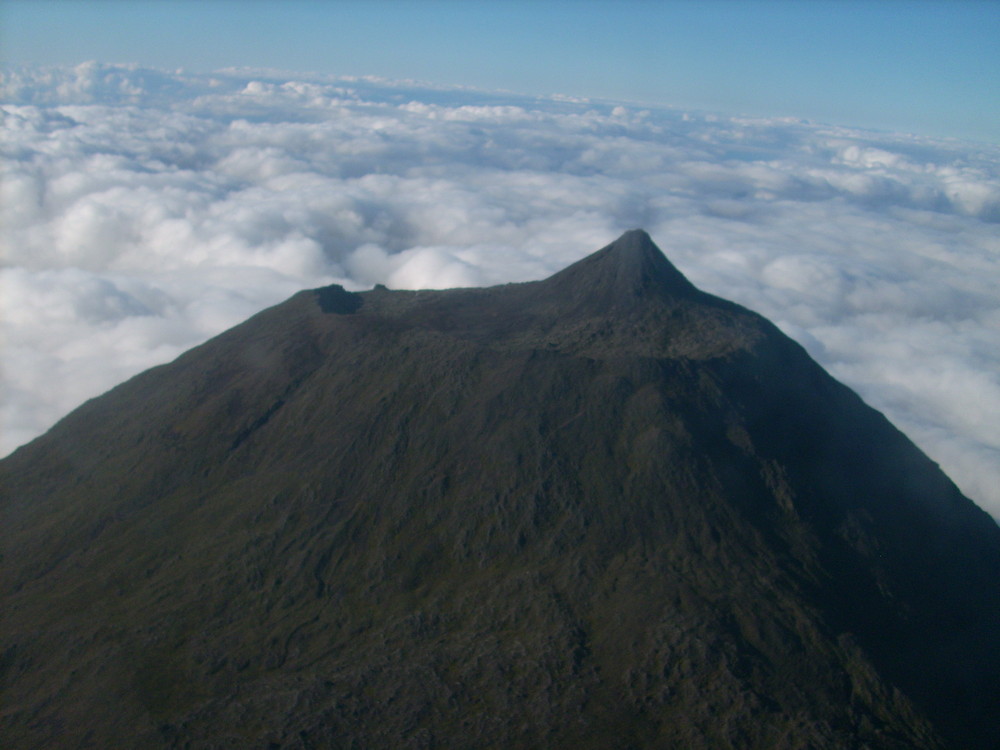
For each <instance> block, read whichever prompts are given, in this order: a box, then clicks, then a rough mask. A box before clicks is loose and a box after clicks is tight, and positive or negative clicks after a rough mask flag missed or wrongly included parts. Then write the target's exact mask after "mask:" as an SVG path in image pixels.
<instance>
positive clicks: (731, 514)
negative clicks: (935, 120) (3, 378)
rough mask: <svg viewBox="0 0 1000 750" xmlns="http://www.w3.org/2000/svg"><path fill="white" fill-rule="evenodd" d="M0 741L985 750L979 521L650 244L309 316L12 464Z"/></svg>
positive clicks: (191, 361)
mask: <svg viewBox="0 0 1000 750" xmlns="http://www.w3.org/2000/svg"><path fill="white" fill-rule="evenodd" d="M0 488H2V493H3V494H2V499H0V503H2V505H0V508H2V511H0V522H2V523H0V543H2V552H3V559H2V566H0V567H2V579H0V596H2V601H0V638H2V643H0V649H2V659H0V674H2V680H3V693H2V702H0V736H2V737H4V738H5V740H4V746H5V747H9V748H42V747H45V748H86V747H94V748H109V747H151V748H156V747H165V748H185V747H192V748H222V747H241V748H243V747H246V748H326V747H335V748H373V747H386V748H389V747H392V748H431V747H446V748H518V747H523V748H530V747H546V748H588V747H593V748H678V747H679V748H741V749H746V748H773V747H782V748H820V747H822V748H826V747H830V748H834V747H836V748H863V747H869V748H942V747H950V748H988V747H997V746H998V745H1000V722H997V721H996V717H997V716H1000V680H997V679H996V678H997V675H998V674H1000V529H998V527H997V524H996V523H995V522H994V521H993V520H992V519H991V518H989V517H988V516H987V515H986V514H985V513H984V512H983V511H981V510H980V509H979V508H977V507H976V506H975V505H974V504H973V503H972V502H971V501H969V500H968V499H967V498H965V497H963V496H962V495H961V494H960V492H959V491H958V490H957V489H956V487H955V486H954V485H953V484H952V483H951V482H950V481H949V480H948V478H947V477H946V476H945V475H944V474H943V473H942V472H941V471H940V469H939V468H938V467H937V466H936V465H935V464H934V463H933V462H932V461H930V460H929V459H928V458H927V457H926V456H925V455H924V454H923V453H921V452H920V451H919V450H918V449H917V448H916V447H915V446H914V445H913V444H912V443H910V441H909V440H907V439H906V437H905V436H904V435H902V434H901V433H900V432H899V431H898V430H896V429H895V428H894V427H893V426H892V425H891V424H890V423H889V422H888V421H887V420H886V419H885V418H884V417H883V416H882V415H881V414H879V413H878V412H876V411H874V410H873V409H871V408H869V407H868V406H866V405H865V404H864V403H863V402H862V401H861V400H860V399H859V398H858V397H857V396H856V395H855V394H854V393H853V392H851V391H850V390H849V389H848V388H846V387H845V386H843V385H841V384H840V383H838V382H836V381H835V380H834V379H832V378H831V377H830V376H829V375H828V374H826V373H825V372H824V371H823V370H822V369H821V368H820V367H819V366H818V365H817V364H816V363H815V362H813V361H812V360H811V359H810V358H809V356H808V355H807V354H806V353H805V351H804V350H803V349H802V348H801V347H799V346H798V345H797V344H796V343H794V342H793V341H791V340H790V339H789V338H787V337H786V336H784V335H783V334H782V333H780V332H779V331H778V330H777V329H776V328H775V327H774V326H773V325H772V324H770V323H769V322H768V321H766V320H765V319H763V318H761V317H760V316H758V315H756V314H754V313H752V312H750V311H748V310H746V309H744V308H741V307H739V306H738V305H735V304H733V303H730V302H726V301H724V300H721V299H718V298H716V297H713V296H710V295H708V294H705V293H703V292H701V291H699V290H697V289H696V288H695V287H694V286H692V285H691V284H690V282H688V281H687V279H685V278H684V276H683V275H682V274H681V273H680V272H679V271H678V270H677V269H676V268H674V266H673V265H671V263H670V262H669V261H668V260H667V259H666V258H665V257H664V256H663V254H662V253H661V252H660V250H659V249H658V248H657V247H656V246H655V245H654V244H653V242H652V240H651V239H650V238H649V237H648V235H646V234H645V233H644V232H642V231H638V230H637V231H631V232H628V233H626V234H625V235H623V236H622V237H621V238H620V239H618V240H617V241H615V242H614V243H612V244H611V245H609V246H608V247H605V248H604V249H602V250H600V251H598V252H597V253H595V254H593V255H591V256H589V257H587V258H585V259H583V260H581V261H580V262H578V263H576V264H574V265H572V266H570V267H568V268H566V269H565V270H563V271H561V272H560V273H557V274H555V275H554V276H552V277H550V278H548V279H546V280H543V281H538V282H530V283H523V284H509V285H505V286H498V287H492V288H487V289H453V290H445V291H416V292H412V291H390V290H387V289H385V288H384V287H376V288H375V289H373V290H371V291H368V292H362V293H351V292H348V291H345V290H344V289H343V288H341V287H336V286H333V287H326V288H322V289H317V290H312V291H305V292H301V293H299V294H297V295H295V296H294V297H292V298H291V299H289V300H288V301H286V302H284V303H283V304H280V305H278V306H276V307H273V308H271V309H269V310H266V311H264V312H262V313H260V314H258V315H256V316H254V317H253V318H251V319H250V320H248V321H247V322H245V323H243V324H242V325H239V326H237V327H235V328H233V329H231V330H229V331H227V332H225V333H223V334H222V335H220V336H218V337H216V338H214V339H212V340H211V341H209V342H207V343H206V344H204V345H202V346H199V347H197V348H195V349H193V350H191V351H189V352H188V353H186V354H184V355H183V356H181V357H180V358H178V359H177V360H176V361H174V362H173V363H171V364H168V365H164V366H162V367H157V368H153V369H152V370H149V371H147V372H145V373H142V374H141V375H139V376H137V377H135V378H133V379H131V380H129V381H128V382H126V383H124V384H122V385H120V386H118V387H117V388H115V389H113V390H112V391H110V392H109V393H107V394H105V395H104V396H101V397H100V398H96V399H93V400H91V401H89V402H87V403H86V404H84V405H83V406H81V407H80V408H79V409H77V410H76V411H75V412H73V413H72V414H70V415H69V416H67V417H66V418H65V419H63V420H62V421H61V422H60V423H59V424H57V425H56V426H55V427H54V428H53V429H52V430H51V431H49V432H48V433H47V434H45V435H43V436H42V437H40V438H38V439H37V440H35V441H33V442H32V443H30V444H29V445H27V446H25V447H23V448H21V449H19V450H18V451H16V452H15V453H14V454H12V455H11V456H10V457H8V458H7V459H5V460H3V461H2V462H0Z"/></svg>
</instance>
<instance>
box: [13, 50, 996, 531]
mask: <svg viewBox="0 0 1000 750" xmlns="http://www.w3.org/2000/svg"><path fill="white" fill-rule="evenodd" d="M0 101H3V102H4V104H3V106H2V112H3V124H2V132H3V140H2V148H3V155H2V160H3V161H2V167H3V174H2V177H0V190H2V195H0V212H2V213H0V227H2V229H0V232H2V238H0V239H2V249H0V252H2V258H3V265H2V268H0V294H2V298H0V305H2V324H0V325H2V328H0V332H2V336H3V339H2V346H3V370H2V382H0V391H2V394H3V401H2V404H0V452H2V453H6V452H9V451H10V450H12V449H13V448H15V447H16V446H17V445H19V444H21V443H23V442H25V441H27V440H29V439H31V438H33V437H34V436H36V435H38V434H40V433H41V432H43V431H44V430H46V429H48V427H50V426H51V425H52V424H53V423H54V422H55V421H56V420H57V419H58V418H60V417H61V416H63V415H64V414H66V413H67V412H68V411H69V410H71V409H72V408H74V407H75V406H77V405H79V404H80V403H81V402H82V401H84V400H85V399H87V398H90V397H92V396H95V395H98V394H100V393H101V392H103V391H105V390H107V389H108V388H110V387H111V386H113V385H114V384H116V383H117V382H120V381H121V380H123V379H125V378H127V377H129V376H131V375H133V374H135V373H137V372H139V371H141V370H143V369H145V368H147V367H150V366H152V365H154V364H158V363H161V362H165V361H168V360H170V359H172V358H173V357H175V356H177V355H178V354H180V353H181V352H182V351H184V350H185V349H187V348H189V347H191V346H193V345H195V344H197V343H199V342H201V341H203V340H205V339H206V338H208V337H210V336H212V335H214V334H216V333H218V332H220V331H222V330H224V329H225V328H227V327H229V326H232V325H234V324H236V323H238V322H240V321H242V320H243V319H245V318H246V317H248V316H249V315H250V314H252V313H254V312H256V311H257V310H259V309H261V308H263V307H265V306H268V305H271V304H275V303H277V302H280V301H281V300H283V299H285V298H286V297H288V296H289V295H291V294H292V293H293V292H295V291H297V290H299V289H302V288H307V287H316V286H320V285H323V284H330V283H340V284H344V285H345V286H347V287H348V288H352V289H363V288H369V287H371V286H372V285H373V284H375V283H385V284H387V285H388V286H389V287H395V288H420V287H424V288H428V287H437V288H441V287H451V286H474V285H487V284H495V283H502V282H506V281H521V280H528V279H537V278H542V277H544V276H546V275H548V274H550V273H552V272H554V271H556V270H559V269H560V268H562V267H564V266H565V265H567V264H568V263H570V262H572V261H574V260H577V259H578V258H580V257H582V256H583V255H586V254H588V253H589V252H591V251H593V250H596V249H597V248H599V247H601V246H603V245H604V244H606V243H608V242H610V241H611V240H613V239H614V238H615V237H617V236H618V235H619V234H620V233H621V232H622V231H624V230H625V229H629V228H634V227H643V228H645V229H647V230H648V231H649V232H650V234H651V235H652V236H653V238H654V240H655V241H656V242H657V243H658V244H659V245H660V246H661V247H662V248H663V250H664V252H666V253H667V255H668V256H669V257H670V258H671V260H672V261H673V262H674V263H675V264H676V265H677V266H678V267H679V268H680V269H681V270H682V271H683V272H684V273H685V274H686V275H687V276H688V277H689V278H690V279H691V280H692V281H693V282H694V283H695V284H697V285H698V286H700V287H701V288H703V289H705V290H706V291H710V292H712V293H714V294H718V295H720V296H723V297H726V298H729V299H733V300H735V301H737V302H740V303H742V304H744V305H746V306H748V307H750V308H752V309H754V310H757V311H758V312H761V313H762V314H764V315H766V316H767V317H769V318H770V319H771V320H773V321H774V322H776V323H777V324H778V325H779V326H780V327H781V328H782V329H783V330H785V331H786V332H787V333H789V334H790V335H791V336H793V337H794V338H795V339H797V340H798V341H799V342H800V343H802V344H803V345H804V346H806V348H807V349H808V350H809V352H810V353H811V354H812V355H813V356H814V357H815V358H816V359H817V360H818V361H819V362H820V363H821V364H822V365H823V366H824V367H826V368H827V369H828V370H829V371H830V372H831V373H832V374H833V375H835V376H836V377H837V378H839V379H841V380H843V381H844V382H846V383H847V384H848V385H850V386H851V387H852V388H854V389H855V390H857V391H858V392H859V393H860V394H861V395H862V396H863V397H864V398H865V400H866V401H868V403H870V404H872V405H873V406H875V407H876V408H878V409H880V410H882V411H884V412H885V413H886V414H887V416H889V418H890V419H891V420H892V421H893V422H894V423H895V424H896V425H897V426H899V427H900V428H901V429H902V430H903V431H904V432H906V433H907V434H908V435H909V436H910V437H911V438H912V439H913V440H914V441H915V442H917V444H918V445H920V446H921V447H922V448H923V449H924V450H925V451H926V452H927V453H928V454H929V455H930V456H931V457H932V458H933V459H934V460H936V461H938V462H939V463H940V464H941V465H942V467H943V468H944V469H945V471H946V472H948V474H949V475H950V476H951V477H952V478H953V479H954V480H955V481H956V482H957V484H958V485H959V486H960V487H961V488H962V490H963V491H964V492H965V493H966V494H967V495H969V496H970V497H972V498H973V499H974V500H976V501H977V502H979V503H980V504H981V505H982V506H983V507H985V508H986V509H987V510H989V511H990V512H991V513H993V515H994V516H996V517H1000V148H997V147H995V146H991V145H984V144H970V143H965V142H960V141H952V140H940V139H929V138H921V137H916V136H906V135H897V134H883V133H873V132H866V131H859V130H851V129H845V128H839V127H836V128H835V127H827V126H823V125H819V124H815V123H809V122H803V121H795V120H787V119H782V120H767V119H750V118H739V117H723V116H718V115H709V114H702V113H695V112H682V111H677V110H669V109H651V108H640V107H636V106H632V105H627V104H618V103H609V102H600V101H581V100H569V99H566V98H563V97H551V98H537V97H524V96H517V95H509V94H495V93H487V92H481V91H474V90H466V89H457V88H440V87H432V86H428V85H421V84H417V83H414V82H391V81H384V80H379V79H374V78H335V77H329V76H327V77H324V76H316V75H312V76H310V75H297V74H291V73H282V72H276V71H250V70H227V71H220V72H217V73H214V74H212V75H195V74H188V73H184V72H182V71H178V72H164V71H154V70H146V69H142V68H138V67H134V66H109V65H101V64H96V63H86V64H83V65H80V66H77V67H75V68H49V69H39V68H33V69H18V70H9V71H6V72H5V73H4V75H3V80H2V95H0Z"/></svg>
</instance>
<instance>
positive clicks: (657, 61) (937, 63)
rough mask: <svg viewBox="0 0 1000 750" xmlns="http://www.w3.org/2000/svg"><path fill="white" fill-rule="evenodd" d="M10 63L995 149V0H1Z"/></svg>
mask: <svg viewBox="0 0 1000 750" xmlns="http://www.w3.org/2000/svg"><path fill="white" fill-rule="evenodd" d="M0 27H2V32H0V33H2V37H0V56H2V59H3V61H4V62H5V63H6V64H19V63H29V64H43V65H44V64H73V63H79V62H83V61H85V60H98V61H102V62H118V63H120V62H135V63H139V64H141V65H147V66H154V67H162V68H167V69H173V68H179V67H183V68H185V69H187V70H191V71H209V70H213V69H218V68H222V67H229V66H251V67H272V68H280V69H284V70H295V71H314V72H322V73H333V74H347V75H366V74H370V75H380V76H387V77H391V78H415V79H420V80H425V81H431V82H435V83H442V84H460V85H468V86H475V87H482V88H488V89H508V90H512V91H519V92H523V93H529V94H550V93H561V94H567V95H574V96H587V97H598V98H607V99H620V100H630V101H643V102H648V103H651V104H662V105H674V106H678V107H686V108H697V109H705V110H718V111H721V112H727V113H744V114H752V115H762V116H768V115H770V116H793V117H805V118H810V119H814V120H818V121H823V122H831V123H836V124H844V125H854V126H862V127H871V128H878V129H886V130H898V131H906V132H914V133H922V134H928V135H937V136H955V137H962V138H970V139H974V140H981V141H989V142H994V143H996V142H1000V2H965V1H962V0H950V1H949V2H931V1H926V2H904V1H903V0H883V1H882V2H851V1H849V0H839V1H835V2H823V1H820V0H815V1H809V2H806V0H798V1H795V0H784V1H781V2H725V1H723V0H709V1H708V2H694V1H693V0H689V1H687V2H653V1H652V0H646V1H640V0H624V1H620V2H604V1H603V0H576V1H570V0H563V1H561V2H515V1H513V0H507V1H505V2H495V1H491V0H477V1H476V2H461V1H460V0H437V1H434V2H432V1H430V0H409V1H407V0H374V1H371V0H369V1H368V2H346V1H342V2H318V1H316V0H312V1H310V2H297V1H294V0H293V1H290V2H271V1H265V0H250V1H249V2H238V1H237V0H206V1H202V2H193V1H191V0H171V1H168V0H151V1H147V2H127V1H126V0H115V1H112V2H107V1H105V2H97V1H87V0H63V1H61V2H54V1H52V0H31V2H26V1H25V0H5V1H4V2H3V3H2V4H0Z"/></svg>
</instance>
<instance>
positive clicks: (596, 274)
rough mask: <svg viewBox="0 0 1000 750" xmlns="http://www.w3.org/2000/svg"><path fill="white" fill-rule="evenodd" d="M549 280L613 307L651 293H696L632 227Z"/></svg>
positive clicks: (643, 236) (684, 294) (652, 244)
mask: <svg viewBox="0 0 1000 750" xmlns="http://www.w3.org/2000/svg"><path fill="white" fill-rule="evenodd" d="M546 283H549V284H551V285H552V286H553V287H555V288H559V289H562V290H566V291H571V292H572V293H573V294H574V296H578V295H586V296H587V297H588V298H590V299H592V300H594V301H597V302H600V303H602V304H603V305H607V306H610V307H618V306H621V305H623V304H625V305H627V304H628V303H629V302H631V301H634V300H636V299H638V298H642V297H646V296H648V295H650V294H659V295H665V296H689V295H692V294H694V293H695V292H697V289H696V288H695V287H694V285H693V284H691V282H690V281H688V280H687V278H685V276H684V274H682V273H681V272H680V271H678V270H677V268H675V267H674V265H673V264H672V263H671V262H670V261H669V260H667V258H666V256H665V255H664V254H663V251H662V250H660V248H658V247H657V246H656V244H655V243H654V242H653V240H652V238H651V237H650V236H649V235H648V234H647V233H646V232H645V231H644V230H642V229H630V230H629V231H627V232H625V233H624V234H623V235H622V236H621V237H619V238H618V239H617V240H615V241H614V242H612V243H611V244H610V245H607V246H606V247H603V248H601V249H600V250H598V251H597V252H595V253H593V254H591V255H588V256H587V257H586V258H584V259H583V260H580V261H578V262H576V263H574V264H573V265H571V266H569V267H568V268H566V269H564V270H562V271H560V272H559V273H557V274H555V275H554V276H552V277H550V278H549V279H548V280H547V282H546Z"/></svg>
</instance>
